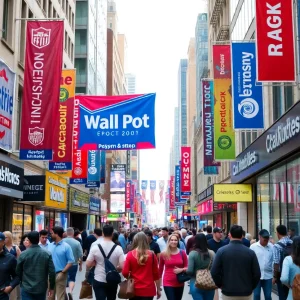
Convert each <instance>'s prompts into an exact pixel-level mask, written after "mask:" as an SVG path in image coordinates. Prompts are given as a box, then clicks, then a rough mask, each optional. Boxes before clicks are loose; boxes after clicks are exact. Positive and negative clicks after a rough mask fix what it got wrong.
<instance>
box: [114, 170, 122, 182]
mask: <svg viewBox="0 0 300 300" xmlns="http://www.w3.org/2000/svg"><path fill="white" fill-rule="evenodd" d="M115 179H116V181H120V180H121V173H120V172H117V171H115Z"/></svg>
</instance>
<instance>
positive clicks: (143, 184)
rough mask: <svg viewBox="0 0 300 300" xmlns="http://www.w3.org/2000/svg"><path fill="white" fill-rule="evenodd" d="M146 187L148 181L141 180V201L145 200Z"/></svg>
mask: <svg viewBox="0 0 300 300" xmlns="http://www.w3.org/2000/svg"><path fill="white" fill-rule="evenodd" d="M147 186H148V180H142V184H141V190H142V199H143V200H144V201H145V200H146V190H147Z"/></svg>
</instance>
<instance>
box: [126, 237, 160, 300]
mask: <svg viewBox="0 0 300 300" xmlns="http://www.w3.org/2000/svg"><path fill="white" fill-rule="evenodd" d="M132 249H133V250H132V251H129V252H128V254H127V256H126V260H125V263H124V267H123V270H122V274H123V275H124V277H125V278H128V276H129V274H130V277H131V278H133V279H134V291H135V297H134V298H132V300H153V297H154V296H157V299H159V298H160V296H161V292H160V280H159V279H160V277H159V273H158V262H157V258H156V255H154V253H153V252H152V251H150V250H149V244H148V240H147V236H146V235H145V233H144V232H139V233H137V234H136V235H135V237H134V239H133V244H132Z"/></svg>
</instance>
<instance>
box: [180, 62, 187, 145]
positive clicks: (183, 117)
mask: <svg viewBox="0 0 300 300" xmlns="http://www.w3.org/2000/svg"><path fill="white" fill-rule="evenodd" d="M187 64H188V61H187V59H181V60H180V63H179V69H178V109H179V128H180V130H179V144H180V146H183V145H187V126H188V124H187V103H186V92H187V91H186V71H187Z"/></svg>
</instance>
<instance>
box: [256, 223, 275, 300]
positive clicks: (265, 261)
mask: <svg viewBox="0 0 300 300" xmlns="http://www.w3.org/2000/svg"><path fill="white" fill-rule="evenodd" d="M258 236H259V241H258V242H257V243H254V244H252V245H251V246H250V249H251V250H253V251H254V252H255V254H256V257H257V260H258V263H259V267H260V273H261V277H260V281H259V283H258V285H257V287H256V288H255V290H254V292H253V300H260V295H261V289H262V290H263V292H264V296H265V300H272V278H273V247H274V246H273V245H272V243H270V241H269V239H270V233H269V231H268V230H266V229H262V230H261V231H260V232H259V233H258Z"/></svg>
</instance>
